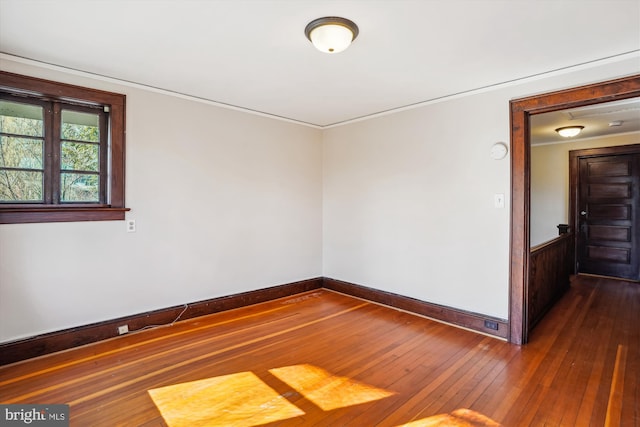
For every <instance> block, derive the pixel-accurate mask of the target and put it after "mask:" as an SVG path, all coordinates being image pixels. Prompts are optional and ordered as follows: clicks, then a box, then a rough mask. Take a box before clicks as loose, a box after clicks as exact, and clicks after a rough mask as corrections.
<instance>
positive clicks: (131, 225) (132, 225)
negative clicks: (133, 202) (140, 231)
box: [127, 219, 136, 233]
mask: <svg viewBox="0 0 640 427" xmlns="http://www.w3.org/2000/svg"><path fill="white" fill-rule="evenodd" d="M135 232H136V220H135V219H128V220H127V233H135Z"/></svg>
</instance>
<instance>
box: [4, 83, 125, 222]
mask: <svg viewBox="0 0 640 427" xmlns="http://www.w3.org/2000/svg"><path fill="white" fill-rule="evenodd" d="M124 112H125V96H124V95H119V94H115V93H110V92H104V91H99V90H95V89H88V88H82V87H78V86H71V85H67V84H62V83H56V82H51V81H47V80H41V79H36V78H32V77H26V76H20V75H16V74H11V73H5V72H0V223H25V222H58V221H99V220H123V219H124V214H125V211H127V210H128V209H126V208H125V207H124Z"/></svg>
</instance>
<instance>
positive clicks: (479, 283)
mask: <svg viewBox="0 0 640 427" xmlns="http://www.w3.org/2000/svg"><path fill="white" fill-rule="evenodd" d="M638 65H639V64H638V60H637V58H635V59H632V60H625V61H620V62H611V63H607V64H600V65H599V66H597V67H595V66H594V67H591V68H583V69H580V70H574V71H573V72H568V71H566V72H563V73H558V74H556V75H553V76H548V77H547V78H539V79H535V80H531V81H525V82H521V83H520V84H511V85H505V86H503V87H496V88H495V89H493V90H487V91H484V92H481V93H476V94H473V95H469V96H465V97H458V98H456V99H449V100H445V101H442V102H437V103H432V104H431V105H425V106H423V107H421V108H417V109H412V110H408V111H404V112H398V113H395V114H391V115H385V116H382V117H378V118H373V119H370V120H367V121H361V122H358V123H352V124H348V125H345V126H340V127H335V128H332V129H328V130H326V131H325V133H324V160H323V168H324V201H323V210H324V214H323V215H324V242H323V253H324V255H323V263H324V275H325V276H327V277H331V278H335V279H339V280H345V281H349V282H354V283H357V284H362V285H365V286H369V287H373V288H377V289H381V290H385V291H389V292H394V293H398V294H402V295H406V296H410V297H414V298H417V299H420V300H425V301H429V302H432V303H437V304H442V305H446V306H450V307H455V308H459V309H463V310H468V311H472V312H477V313H482V314H486V315H490V316H496V317H500V318H507V317H508V309H509V305H508V301H509V232H510V224H509V221H510V211H509V209H510V206H509V195H510V165H509V160H508V158H506V159H504V160H499V161H496V160H492V159H491V158H490V148H491V146H492V145H493V144H494V143H495V142H497V141H505V142H508V141H509V138H510V122H509V101H510V100H511V99H515V98H521V97H524V96H529V95H532V94H536V93H544V92H549V91H553V90H557V89H562V88H567V87H573V86H579V85H582V84H587V83H593V82H597V81H602V80H607V79H610V78H615V77H621V76H624V75H629V74H634V73H637V72H638V70H639V67H638ZM433 84H437V82H434V83H433ZM496 193H504V194H505V196H506V199H507V200H506V201H507V204H506V207H505V208H504V209H496V208H494V194H496Z"/></svg>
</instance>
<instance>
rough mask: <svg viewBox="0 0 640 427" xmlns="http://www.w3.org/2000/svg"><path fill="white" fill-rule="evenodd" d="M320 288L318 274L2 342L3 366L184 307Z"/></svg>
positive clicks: (241, 302)
mask: <svg viewBox="0 0 640 427" xmlns="http://www.w3.org/2000/svg"><path fill="white" fill-rule="evenodd" d="M321 287H322V278H321V277H317V278H314V279H308V280H302V281H299V282H294V283H288V284H284V285H279V286H274V287H270V288H265V289H258V290H255V291H249V292H243V293H239V294H234V295H229V296H224V297H219V298H212V299H208V300H204V301H198V302H194V303H189V304H187V307H186V310H185V306H184V305H178V306H174V307H168V308H163V309H159V310H154V311H150V312H147V313H140V314H134V315H132V316H126V317H120V318H118V319H113V320H106V321H104V322H98V323H93V324H90V325H83V326H78V327H75V328H70V329H65V330H62V331H56V332H51V333H47V334H42V335H36V336H33V337H29V338H25V339H22V340H16V341H12V342H7V343H2V344H0V366H1V365H6V364H9V363H14V362H18V361H20V360H25V359H31V358H33V357H37V356H42V355H45V354H49V353H53V352H56V351H61V350H66V349H69V348H73V347H78V346H81V345H84V344H90V343H93V342H97V341H102V340H105V339H108V338H113V337H116V336H118V326H120V325H124V324H126V325H128V326H129V330H130V331H136V330H139V329H142V328H144V327H147V326H150V325H164V324H169V323H171V322H173V321H174V320H175V319H176V318H177V317H178V316H179V315H180V313H182V311H183V310H184V313H182V316H180V320H185V319H191V318H194V317H198V316H204V315H206V314H211V313H216V312H219V311H225V310H231V309H234V308H239V307H244V306H247V305H251V304H257V303H261V302H265V301H270V300H273V299H277V298H282V297H286V296H290V295H295V294H299V293H301V292H306V291H310V290H313V289H318V288H321Z"/></svg>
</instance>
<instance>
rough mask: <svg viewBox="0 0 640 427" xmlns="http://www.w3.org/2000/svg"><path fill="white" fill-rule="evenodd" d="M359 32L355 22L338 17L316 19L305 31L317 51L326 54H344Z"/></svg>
mask: <svg viewBox="0 0 640 427" xmlns="http://www.w3.org/2000/svg"><path fill="white" fill-rule="evenodd" d="M358 32H359V31H358V26H357V25H356V24H355V23H354V22H353V21H350V20H348V19H346V18H340V17H337V16H327V17H324V18H318V19H315V20H313V21H311V22H309V24H307V27H306V28H305V30H304V33H305V35H306V36H307V38H308V39H309V40H310V41H311V43H313V45H314V46H315V47H316V49H318V50H319V51H321V52H325V53H338V52H342V51H343V50H345V49H346V48H348V47H349V45H350V44H351V42H353V41H354V40H355V39H356V37H358Z"/></svg>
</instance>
